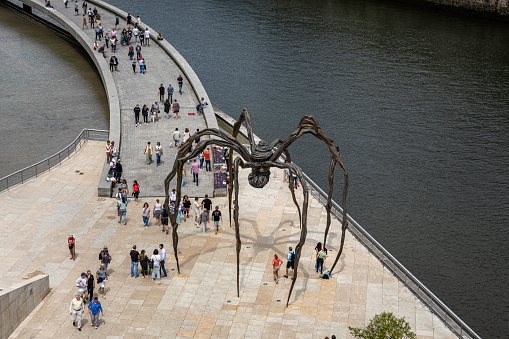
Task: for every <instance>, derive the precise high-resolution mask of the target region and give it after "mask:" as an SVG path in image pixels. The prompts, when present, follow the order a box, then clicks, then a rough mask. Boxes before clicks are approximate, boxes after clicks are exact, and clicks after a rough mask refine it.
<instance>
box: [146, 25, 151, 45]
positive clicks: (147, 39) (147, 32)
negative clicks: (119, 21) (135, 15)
mask: <svg viewBox="0 0 509 339" xmlns="http://www.w3.org/2000/svg"><path fill="white" fill-rule="evenodd" d="M145 45H147V46H150V31H149V30H148V28H146V29H145Z"/></svg>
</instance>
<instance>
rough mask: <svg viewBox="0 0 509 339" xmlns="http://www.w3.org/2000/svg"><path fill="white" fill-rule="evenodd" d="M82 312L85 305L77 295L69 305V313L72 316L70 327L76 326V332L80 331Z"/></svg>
mask: <svg viewBox="0 0 509 339" xmlns="http://www.w3.org/2000/svg"><path fill="white" fill-rule="evenodd" d="M84 312H85V304H84V303H83V299H82V297H81V296H80V295H79V294H76V295H75V296H74V299H72V300H71V304H70V305H69V313H71V315H72V325H73V326H76V325H78V331H81V315H82V314H83V313H84ZM76 323H77V324H76Z"/></svg>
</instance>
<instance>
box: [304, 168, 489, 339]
mask: <svg viewBox="0 0 509 339" xmlns="http://www.w3.org/2000/svg"><path fill="white" fill-rule="evenodd" d="M304 178H305V180H306V183H307V184H308V185H309V191H310V193H311V195H312V196H313V197H315V199H316V200H318V201H319V202H320V204H322V205H323V206H325V205H326V204H327V193H325V191H324V190H322V189H321V188H320V187H319V186H318V185H317V184H316V183H315V182H314V181H313V180H311V179H310V178H309V177H308V176H307V175H306V174H304ZM331 204H332V206H331V214H332V215H333V216H334V217H335V218H336V219H337V220H339V221H340V222H341V221H342V220H343V209H342V208H341V206H339V205H338V204H337V203H336V202H335V201H334V200H332V203H331ZM347 222H348V230H349V231H350V233H351V234H352V235H353V236H355V237H356V238H357V239H358V240H359V241H360V242H361V243H362V244H363V245H364V246H365V247H366V248H367V249H368V250H369V251H370V252H371V253H373V255H375V257H377V258H378V260H380V262H381V263H382V264H383V265H384V266H385V267H387V268H388V269H389V270H390V271H391V272H392V273H393V274H394V275H395V276H396V277H397V278H398V279H399V280H400V281H401V282H402V283H403V284H405V286H406V287H407V288H408V289H410V291H412V292H413V293H414V295H415V296H417V297H418V298H419V299H420V300H421V301H422V302H423V303H424V305H425V306H426V307H427V308H429V310H430V311H431V312H432V313H433V314H435V315H436V316H437V317H439V318H440V319H442V321H443V322H444V323H445V325H446V326H447V327H448V328H449V329H451V331H453V332H454V333H455V334H456V335H458V336H460V337H461V338H481V337H480V336H479V335H477V333H475V332H474V331H473V330H472V329H471V328H470V327H469V326H468V325H467V324H465V323H464V322H463V320H461V319H460V318H459V317H458V316H457V315H456V314H454V312H453V311H451V310H450V309H449V308H448V307H447V306H446V305H445V304H444V303H443V302H442V301H441V300H440V299H438V297H437V296H435V295H434V294H433V293H432V292H431V291H430V290H429V289H428V288H427V287H426V286H424V284H423V283H421V282H420V281H419V279H417V278H416V277H414V275H413V274H412V273H410V271H408V270H407V269H406V268H405V266H403V265H402V264H401V263H400V262H399V261H398V260H396V258H394V257H393V256H392V254H390V253H389V251H387V250H386V249H385V248H384V247H383V246H382V245H380V244H379V243H378V241H376V240H375V239H374V238H373V237H372V236H371V235H370V234H369V233H368V232H367V231H366V230H365V229H364V228H362V226H361V225H359V224H358V223H357V221H355V220H354V219H353V218H352V217H351V216H350V215H348V214H347Z"/></svg>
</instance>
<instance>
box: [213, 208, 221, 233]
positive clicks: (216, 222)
mask: <svg viewBox="0 0 509 339" xmlns="http://www.w3.org/2000/svg"><path fill="white" fill-rule="evenodd" d="M212 220H213V221H214V227H215V228H216V234H217V231H218V230H219V221H221V223H223V217H222V216H221V211H220V210H219V206H216V210H215V211H214V212H212Z"/></svg>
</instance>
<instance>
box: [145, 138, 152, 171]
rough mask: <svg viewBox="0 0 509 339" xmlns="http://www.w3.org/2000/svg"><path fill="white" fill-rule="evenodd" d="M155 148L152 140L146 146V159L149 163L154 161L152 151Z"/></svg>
mask: <svg viewBox="0 0 509 339" xmlns="http://www.w3.org/2000/svg"><path fill="white" fill-rule="evenodd" d="M153 152H154V150H153V149H152V145H150V141H149V142H148V143H147V146H145V160H146V161H147V165H150V164H151V163H152V153H153Z"/></svg>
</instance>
